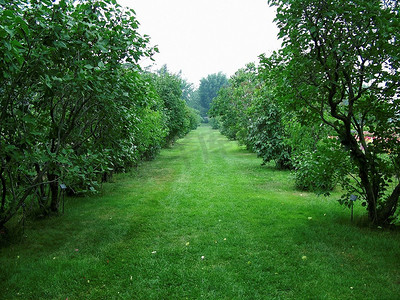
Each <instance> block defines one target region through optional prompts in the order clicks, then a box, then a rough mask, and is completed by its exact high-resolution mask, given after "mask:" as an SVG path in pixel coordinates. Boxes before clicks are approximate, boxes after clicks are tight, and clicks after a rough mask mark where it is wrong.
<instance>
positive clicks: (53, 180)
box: [47, 173, 59, 212]
mask: <svg viewBox="0 0 400 300" xmlns="http://www.w3.org/2000/svg"><path fill="white" fill-rule="evenodd" d="M47 178H48V179H49V181H50V192H51V202H50V209H51V211H53V212H58V206H59V199H58V177H57V175H55V174H52V173H49V174H47Z"/></svg>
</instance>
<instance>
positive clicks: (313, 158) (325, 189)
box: [294, 139, 350, 195]
mask: <svg viewBox="0 0 400 300" xmlns="http://www.w3.org/2000/svg"><path fill="white" fill-rule="evenodd" d="M294 165H295V173H294V174H295V183H296V187H297V188H299V189H300V190H303V191H312V192H316V193H318V194H325V195H328V194H329V192H330V191H332V190H333V189H334V188H335V186H336V184H337V183H338V181H339V179H340V178H341V177H344V176H345V175H346V174H348V173H349V170H350V162H349V159H347V157H346V155H345V153H344V151H342V149H341V148H339V147H337V144H336V142H335V141H331V140H329V139H325V140H322V141H321V142H320V143H319V144H318V145H317V148H316V150H314V151H303V152H302V153H301V154H300V155H296V156H295V158H294Z"/></svg>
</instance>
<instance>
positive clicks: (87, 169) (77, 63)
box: [0, 0, 163, 227]
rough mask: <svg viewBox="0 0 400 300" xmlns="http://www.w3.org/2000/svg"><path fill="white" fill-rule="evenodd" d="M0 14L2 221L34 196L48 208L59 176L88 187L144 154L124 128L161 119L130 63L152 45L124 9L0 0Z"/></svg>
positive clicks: (110, 4) (54, 205)
mask: <svg viewBox="0 0 400 300" xmlns="http://www.w3.org/2000/svg"><path fill="white" fill-rule="evenodd" d="M0 19H1V23H0V40H1V43H0V52H1V55H0V57H1V59H0V65H1V69H2V72H0V101H1V112H0V113H1V122H0V135H1V139H0V163H1V167H0V183H1V188H0V198H1V205H0V227H2V226H4V224H5V223H6V222H8V221H9V220H10V218H11V217H12V216H13V215H15V214H16V213H17V212H18V211H19V209H20V208H21V207H23V206H26V205H27V204H29V203H32V205H33V200H34V199H35V198H37V203H38V205H39V207H41V208H42V209H43V210H47V205H49V206H50V209H51V210H52V211H57V210H58V205H59V184H60V183H61V182H64V183H67V184H68V186H69V187H70V188H71V189H77V190H92V189H95V187H96V184H97V181H98V180H99V178H101V175H102V174H104V173H105V172H108V171H110V170H116V169H118V167H126V166H127V165H130V164H131V163H133V162H134V161H137V159H138V158H139V157H140V156H141V154H140V153H144V152H145V150H141V152H140V153H138V150H137V149H138V144H139V143H138V141H137V140H136V139H135V136H134V134H135V131H134V130H132V129H133V128H140V124H141V123H142V121H143V120H145V119H147V118H150V116H151V115H152V116H153V117H154V118H155V119H157V120H158V121H155V120H154V119H153V123H152V124H155V126H158V125H159V124H160V120H161V119H160V114H159V113H157V109H158V108H156V105H154V104H153V103H154V101H153V100H152V99H150V98H149V97H148V95H149V92H148V87H147V84H146V83H144V82H143V81H141V80H140V74H139V67H138V65H137V62H138V60H139V59H140V58H141V57H143V56H151V54H152V52H153V50H152V49H149V48H147V46H146V44H147V43H148V37H142V36H141V35H140V34H139V33H138V32H137V28H138V22H137V20H136V18H135V15H134V12H133V11H132V10H122V9H121V7H120V6H119V5H118V4H116V2H115V1H113V0H105V1H78V2H72V1H59V2H58V3H53V2H52V1H48V0H44V1H39V2H38V1H28V0H16V1H12V2H0ZM127 65H129V66H130V67H129V68H127V67H126V66H127ZM157 130H158V129H157ZM160 130H161V131H158V132H159V134H160V135H163V133H162V132H163V130H162V129H160ZM157 135H158V134H157ZM147 145H153V143H148V144H147ZM48 199H50V201H49V200H48Z"/></svg>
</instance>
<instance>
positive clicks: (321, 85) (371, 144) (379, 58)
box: [211, 0, 400, 225]
mask: <svg viewBox="0 0 400 300" xmlns="http://www.w3.org/2000/svg"><path fill="white" fill-rule="evenodd" d="M269 3H270V5H272V6H276V7H277V18H276V22H277V24H278V27H279V28H280V37H281V38H282V39H283V49H282V50H280V51H279V53H275V54H273V55H272V56H271V57H268V58H267V57H265V56H262V57H260V67H259V68H255V66H254V65H248V66H247V68H245V69H242V70H239V71H237V73H236V74H235V75H234V76H233V77H231V79H230V80H229V86H228V87H226V88H225V89H222V90H221V91H220V93H219V95H218V97H217V98H216V99H215V100H214V102H213V105H212V109H211V115H212V116H213V117H214V121H213V122H214V125H215V126H218V127H220V129H221V131H222V132H223V133H224V134H226V135H227V136H228V137H230V138H232V139H237V140H239V141H240V142H241V143H243V144H245V145H246V146H247V147H248V148H249V149H252V150H254V151H255V152H257V154H258V155H259V156H260V157H262V158H263V161H264V162H265V163H266V162H269V161H271V160H273V161H275V162H276V164H277V166H278V167H280V168H291V169H295V170H296V183H297V185H298V187H300V188H303V189H309V190H316V191H319V192H323V193H329V191H330V190H331V189H332V188H333V187H334V186H335V185H336V184H337V183H341V185H342V188H343V191H344V193H343V196H342V198H341V199H340V202H341V203H342V204H347V205H350V201H351V200H350V198H351V199H353V200H354V199H355V197H354V196H353V197H350V195H355V196H357V197H358V198H359V199H360V200H361V202H362V204H363V205H364V206H366V208H367V211H368V217H369V220H370V221H371V223H373V224H379V225H381V224H388V223H391V222H394V221H395V219H396V215H397V214H398V201H399V196H400V182H399V181H400V157H399V155H400V151H399V150H400V139H399V135H398V132H399V129H400V98H399V95H400V76H399V71H400V50H399V49H400V47H399V46H400V45H399V30H398V28H399V27H400V16H399V4H398V2H397V1H380V0H368V1H367V0H352V1H346V2H343V1H339V0H333V1H328V2H326V1H325V2H324V1H323V2H321V1H315V0H270V1H269Z"/></svg>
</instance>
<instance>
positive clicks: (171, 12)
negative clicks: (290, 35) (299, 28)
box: [118, 0, 280, 85]
mask: <svg viewBox="0 0 400 300" xmlns="http://www.w3.org/2000/svg"><path fill="white" fill-rule="evenodd" d="M118 3H119V4H120V5H122V6H129V7H130V8H133V9H134V10H135V11H136V16H137V19H138V21H139V22H140V24H141V25H140V27H139V32H140V34H142V35H144V34H147V35H149V36H150V37H151V45H153V46H154V45H158V47H159V50H160V53H159V54H156V55H155V56H154V59H155V63H156V67H157V68H159V67H161V66H162V65H164V64H167V66H168V69H169V70H170V71H172V72H174V73H177V72H179V71H182V77H183V78H185V79H187V80H188V81H189V82H192V83H194V84H195V85H198V84H199V80H200V79H201V78H203V77H206V76H207V75H209V74H213V73H218V72H220V71H221V72H223V73H225V74H226V75H227V76H228V77H229V76H231V75H233V74H234V73H235V72H236V71H237V70H238V69H239V68H242V67H244V66H245V65H246V64H247V63H249V62H257V61H258V56H259V55H260V54H262V53H266V54H267V55H269V54H271V53H272V51H274V50H277V49H279V47H280V42H278V40H277V34H278V29H277V27H276V26H275V24H274V23H273V19H274V17H275V11H274V10H273V9H272V8H270V7H269V6H268V3H267V0H118ZM150 63H151V61H146V62H144V65H143V66H145V65H149V64H150Z"/></svg>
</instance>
